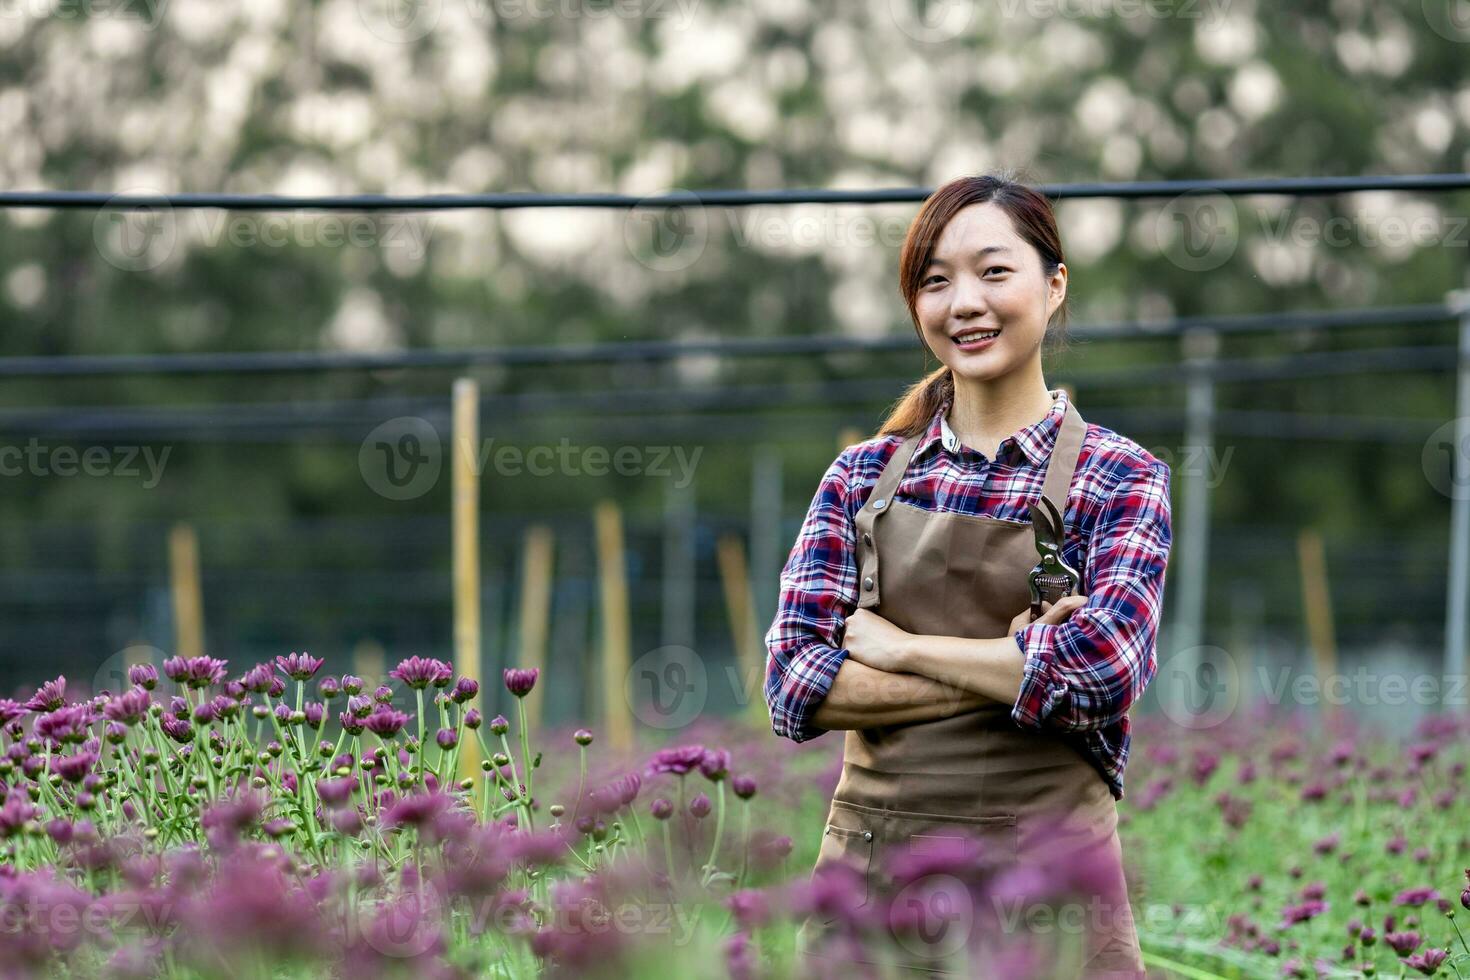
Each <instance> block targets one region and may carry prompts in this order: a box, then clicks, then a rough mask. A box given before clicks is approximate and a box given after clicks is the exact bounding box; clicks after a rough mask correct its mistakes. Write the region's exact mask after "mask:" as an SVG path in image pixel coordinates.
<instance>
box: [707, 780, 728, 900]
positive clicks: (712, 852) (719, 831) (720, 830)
mask: <svg viewBox="0 0 1470 980" xmlns="http://www.w3.org/2000/svg"><path fill="white" fill-rule="evenodd" d="M715 785H716V787H717V788H718V796H719V802H718V803H717V804H716V809H715V843H714V846H713V847H711V848H710V849H709V861H707V862H706V864H708V865H709V871H708V872H706V874H705V877H704V883H705V884H709V880H710V879H711V878H713V877H714V875H715V858H717V857H718V856H719V853H720V838H721V837H723V836H724V834H725V781H724V780H723V779H721V780H720V781H719V782H718V783H716V784H715Z"/></svg>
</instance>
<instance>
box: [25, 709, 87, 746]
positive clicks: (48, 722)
mask: <svg viewBox="0 0 1470 980" xmlns="http://www.w3.org/2000/svg"><path fill="white" fill-rule="evenodd" d="M91 724H92V709H91V708H90V707H89V706H87V705H85V704H69V705H67V706H66V707H64V708H57V709H56V710H55V711H51V712H48V713H46V714H44V715H42V716H41V717H39V718H37V719H36V725H35V728H34V732H35V735H36V737H37V738H41V739H46V740H47V741H51V742H56V743H58V744H62V745H65V744H68V743H72V742H80V741H82V740H83V739H85V738H86V737H87V728H88V726H90V725H91Z"/></svg>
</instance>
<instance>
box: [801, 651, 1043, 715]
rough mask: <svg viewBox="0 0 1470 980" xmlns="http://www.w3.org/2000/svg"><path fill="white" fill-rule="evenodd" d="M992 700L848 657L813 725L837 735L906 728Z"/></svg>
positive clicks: (924, 678)
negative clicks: (856, 730) (858, 730)
mask: <svg viewBox="0 0 1470 980" xmlns="http://www.w3.org/2000/svg"><path fill="white" fill-rule="evenodd" d="M1017 688H1018V689H1019V683H1018V684H1017ZM991 700H992V699H990V698H988V697H985V696H983V695H981V694H977V693H975V692H972V691H966V690H961V689H959V688H956V687H954V686H952V685H949V684H945V683H942V682H940V681H937V680H935V679H934V678H932V677H921V676H919V675H918V674H916V673H915V674H907V673H906V674H898V673H891V672H889V671H886V670H879V669H878V668H876V667H869V666H868V665H867V664H864V663H859V662H858V661H856V660H854V659H852V658H851V657H848V658H847V659H845V660H843V661H842V666H841V667H839V668H838V670H837V676H836V677H834V678H833V680H832V687H831V689H830V690H829V691H828V692H827V697H826V698H825V699H824V700H823V701H822V703H821V704H820V705H818V706H817V710H816V712H815V713H814V714H813V715H812V723H813V724H814V725H816V726H818V727H819V728H825V729H828V730H833V731H844V730H847V729H853V728H873V727H875V726H878V725H902V724H909V723H911V722H916V721H933V720H935V719H937V718H948V717H951V716H953V715H956V714H958V713H960V712H962V711H968V710H972V709H974V708H978V707H980V706H981V705H982V704H985V703H987V702H989V701H991ZM1013 700H1014V699H1013Z"/></svg>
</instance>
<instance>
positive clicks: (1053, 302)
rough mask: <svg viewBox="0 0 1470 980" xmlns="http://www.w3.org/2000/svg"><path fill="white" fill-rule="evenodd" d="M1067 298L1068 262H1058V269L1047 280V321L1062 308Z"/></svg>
mask: <svg viewBox="0 0 1470 980" xmlns="http://www.w3.org/2000/svg"><path fill="white" fill-rule="evenodd" d="M1066 298H1067V264H1066V263H1065V262H1058V263H1057V271H1055V272H1053V273H1052V274H1051V275H1050V276H1049V277H1048V278H1047V280H1046V322H1047V323H1050V322H1051V318H1052V315H1053V314H1054V313H1056V311H1057V310H1059V309H1061V306H1062V301H1063V300H1065V299H1066Z"/></svg>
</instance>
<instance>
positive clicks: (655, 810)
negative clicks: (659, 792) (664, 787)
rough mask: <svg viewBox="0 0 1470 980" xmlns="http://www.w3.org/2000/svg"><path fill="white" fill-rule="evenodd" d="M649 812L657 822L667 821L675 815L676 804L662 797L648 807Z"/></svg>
mask: <svg viewBox="0 0 1470 980" xmlns="http://www.w3.org/2000/svg"><path fill="white" fill-rule="evenodd" d="M648 812H649V813H651V814H653V819H655V820H667V819H669V818H670V817H672V816H673V815H674V804H673V803H672V802H670V801H669V800H666V799H664V798H663V797H662V796H660V797H659V798H658V799H656V800H654V801H653V802H652V803H650V804H649V805H648Z"/></svg>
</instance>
